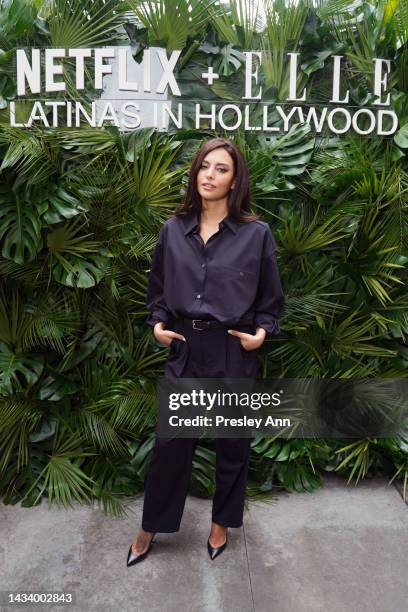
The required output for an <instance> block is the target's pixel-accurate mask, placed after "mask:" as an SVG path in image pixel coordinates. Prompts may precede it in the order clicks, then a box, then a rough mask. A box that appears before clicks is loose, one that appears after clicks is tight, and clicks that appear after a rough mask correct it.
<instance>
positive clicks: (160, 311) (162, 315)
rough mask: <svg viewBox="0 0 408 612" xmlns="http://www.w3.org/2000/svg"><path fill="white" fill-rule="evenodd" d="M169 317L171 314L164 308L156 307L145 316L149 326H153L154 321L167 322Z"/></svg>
mask: <svg viewBox="0 0 408 612" xmlns="http://www.w3.org/2000/svg"><path fill="white" fill-rule="evenodd" d="M170 319H171V314H170V313H169V312H168V311H167V310H165V309H164V308H159V307H156V308H155V309H154V310H153V311H152V312H151V313H150V314H149V316H148V317H147V319H146V323H147V325H150V326H151V327H154V326H155V325H156V323H159V322H160V321H163V323H166V324H167V323H168V322H169V321H170Z"/></svg>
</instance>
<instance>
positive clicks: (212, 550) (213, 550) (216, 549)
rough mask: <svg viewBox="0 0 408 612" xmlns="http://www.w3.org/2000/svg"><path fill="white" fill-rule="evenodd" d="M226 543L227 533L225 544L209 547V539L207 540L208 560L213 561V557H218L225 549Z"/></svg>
mask: <svg viewBox="0 0 408 612" xmlns="http://www.w3.org/2000/svg"><path fill="white" fill-rule="evenodd" d="M227 542H228V531H227V534H226V537H225V542H224V544H222V545H221V546H211V544H210V538H208V541H207V550H208V554H209V555H210V559H211V560H212V561H214V559H215V557H218V555H220V554H221V553H222V551H223V550H225V549H226V548H227Z"/></svg>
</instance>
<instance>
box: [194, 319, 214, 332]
mask: <svg viewBox="0 0 408 612" xmlns="http://www.w3.org/2000/svg"><path fill="white" fill-rule="evenodd" d="M196 323H208V327H210V322H209V321H204V320H203V319H193V329H195V330H197V331H203V330H204V329H206V328H205V327H196ZM208 327H207V329H208Z"/></svg>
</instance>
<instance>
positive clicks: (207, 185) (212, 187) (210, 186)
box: [203, 183, 215, 189]
mask: <svg viewBox="0 0 408 612" xmlns="http://www.w3.org/2000/svg"><path fill="white" fill-rule="evenodd" d="M203 187H204V188H205V189H215V185H211V184H210V183H203Z"/></svg>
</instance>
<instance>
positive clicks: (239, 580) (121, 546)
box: [0, 473, 408, 612]
mask: <svg viewBox="0 0 408 612" xmlns="http://www.w3.org/2000/svg"><path fill="white" fill-rule="evenodd" d="M324 480H325V487H324V488H323V489H321V490H320V491H318V492H316V493H314V494H288V493H286V492H280V493H277V494H276V497H275V500H273V501H272V503H271V502H268V503H265V502H250V504H249V510H248V511H247V512H246V513H245V516H244V527H243V528H240V529H230V534H229V544H228V547H227V549H226V550H225V551H224V553H223V554H222V555H221V556H220V557H218V558H217V559H215V560H214V561H211V560H210V558H209V556H208V553H207V548H206V542H207V537H208V534H209V525H210V517H211V500H202V499H197V498H194V497H190V496H189V497H188V498H187V501H186V507H185V511H184V516H183V521H182V525H181V529H180V531H179V532H178V533H176V534H157V535H156V538H155V544H154V545H153V547H152V549H151V551H150V553H149V556H148V557H147V559H145V560H144V561H143V562H142V563H140V564H138V565H136V566H133V567H130V568H127V567H126V556H127V551H128V548H129V545H130V542H131V539H132V537H133V535H134V534H135V533H136V530H137V528H138V525H139V522H140V519H141V509H142V504H143V498H142V497H140V498H138V499H135V500H134V503H133V504H132V505H131V509H132V511H133V513H134V514H133V516H129V517H128V518H126V519H111V518H108V517H106V516H105V515H104V514H103V513H102V512H101V511H100V510H98V509H92V508H89V507H84V506H78V507H75V509H73V510H64V509H58V508H52V509H51V510H50V511H49V510H48V507H47V504H46V503H44V502H43V503H42V505H41V506H39V507H36V508H21V507H19V506H4V505H0V591H3V592H4V591H5V590H13V591H29V590H34V591H36V592H50V591H65V592H74V593H75V597H76V600H75V604H73V605H65V606H64V607H62V606H55V605H52V604H51V605H48V606H47V605H45V604H39V605H37V606H32V605H30V606H24V607H23V606H21V605H20V606H17V605H15V606H7V607H6V606H5V605H4V604H3V605H2V606H1V605H0V609H1V610H2V611H3V610H4V611H5V610H10V611H12V610H37V611H40V610H47V611H54V610H55V611H57V610H63V609H66V610H72V611H75V612H77V611H80V612H90V611H94V610H97V611H99V612H111V611H112V612H118V611H137V612H162V611H163V610H166V611H169V612H176V611H177V612H179V611H182V612H252V611H256V612H271V611H273V612H320V611H323V610H324V611H326V610H330V611H331V612H344V611H345V610H347V612H366V611H367V612H407V610H408V555H407V544H408V507H407V505H406V504H405V503H404V501H403V500H402V497H401V487H398V486H394V485H391V486H388V485H387V480H386V479H383V478H375V479H373V480H365V481H362V482H361V483H359V484H358V485H357V487H355V486H354V485H349V486H346V483H345V481H344V480H343V479H342V478H340V477H339V476H337V475H335V474H332V473H327V474H326V475H325V476H324ZM3 601H4V595H3Z"/></svg>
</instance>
